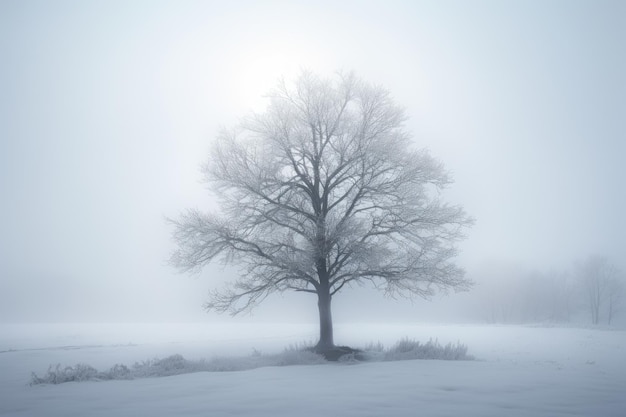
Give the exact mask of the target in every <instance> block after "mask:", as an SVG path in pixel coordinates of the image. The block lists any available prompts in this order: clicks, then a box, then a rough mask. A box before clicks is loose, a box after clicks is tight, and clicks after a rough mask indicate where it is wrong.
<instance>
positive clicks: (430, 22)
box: [0, 0, 626, 321]
mask: <svg viewBox="0 0 626 417" xmlns="http://www.w3.org/2000/svg"><path fill="white" fill-rule="evenodd" d="M227 3H228V4H227ZM625 39H626V3H625V2H619V1H615V2H607V1H582V2H581V1H519V2H513V1H458V2H457V1H432V2H418V1H405V2H400V1H341V2H332V1H292V2H287V1H265V2H246V1H240V2H224V1H198V2H194V1H171V2H160V1H97V2H96V1H50V2H37V1H10V0H9V1H7V0H0V195H1V196H2V204H1V205H0V321H24V320H26V321H28V320H52V321H55V320H76V321H83V320H104V321H118V320H130V321H137V320H138V321H144V320H145V321H149V320H173V321H176V320H203V319H204V318H205V317H206V315H205V313H204V312H203V311H202V310H201V304H202V302H203V300H204V297H205V295H206V291H207V290H208V289H209V288H211V287H212V286H214V285H218V284H219V282H222V281H223V280H224V279H226V278H227V277H228V276H229V274H231V273H232V272H231V271H228V270H223V269H222V268H221V267H220V266H215V267H211V268H208V269H207V270H206V271H205V272H203V273H202V274H201V275H200V276H199V277H197V278H195V279H194V278H191V277H188V276H185V275H179V274H178V273H177V272H176V271H174V270H173V269H172V268H170V267H169V266H167V264H166V260H167V258H168V255H169V253H170V251H171V250H172V248H173V246H172V242H171V240H170V233H171V230H170V229H169V228H168V226H167V225H166V223H165V221H164V218H165V217H166V216H169V217H175V216H176V215H177V214H178V213H179V212H180V211H182V210H184V209H186V208H188V207H197V208H203V207H207V208H210V207H212V203H211V198H210V196H209V195H208V194H207V192H206V190H205V188H204V185H203V184H202V183H201V182H200V180H201V175H200V172H199V166H200V164H201V163H203V162H204V160H205V157H206V155H207V151H208V149H209V147H210V144H211V140H212V138H214V137H215V135H216V132H217V131H218V130H219V128H220V127H221V126H230V125H232V124H234V123H235V122H236V121H237V119H238V117H240V116H243V115H245V114H246V112H248V111H250V110H262V109H263V106H264V103H265V102H264V99H263V98H262V95H263V94H264V93H266V92H267V91H268V90H269V89H270V88H272V87H273V85H274V84H275V82H276V80H277V78H278V77H280V76H281V75H284V76H285V77H287V78H293V77H294V76H295V75H296V74H297V73H298V72H299V71H300V69H303V68H307V69H311V70H313V71H315V72H318V73H321V74H324V75H331V74H332V73H333V71H335V70H339V69H343V70H354V71H356V72H357V74H358V75H359V76H361V77H362V78H364V79H365V80H367V81H371V82H373V83H377V84H381V85H383V86H385V87H386V88H388V89H389V90H390V91H391V93H392V95H393V96H394V97H395V99H396V100H397V102H398V103H400V104H402V105H404V106H405V107H406V111H407V115H408V116H409V117H410V120H409V121H408V123H407V127H408V130H410V131H411V132H412V133H413V134H414V139H415V141H416V143H417V144H419V146H424V147H427V148H429V149H430V150H431V151H432V153H433V155H434V156H436V157H437V158H439V159H441V160H442V161H443V162H444V163H445V164H446V166H447V168H448V169H450V170H451V171H452V172H453V174H454V178H455V180H456V182H455V184H454V185H453V186H452V187H451V188H450V189H449V190H447V191H446V192H445V194H444V196H445V198H446V199H447V200H449V201H451V202H454V203H460V204H463V205H464V206H465V208H466V209H467V211H468V212H469V213H470V214H471V215H472V216H474V217H475V218H476V220H477V223H476V225H475V226H474V227H473V229H472V230H471V231H470V233H469V237H468V239H467V240H466V241H465V242H463V244H462V245H461V248H462V250H463V253H462V255H461V256H460V257H459V259H458V260H459V263H460V264H461V265H462V266H464V267H465V268H466V269H467V270H468V273H469V274H470V276H471V274H472V271H473V268H475V267H476V266H477V265H480V264H481V263H483V262H486V261H490V260H498V261H502V260H504V261H508V262H515V263H519V264H523V265H525V266H527V267H529V268H539V269H542V268H546V269H547V268H562V269H564V268H569V267H571V265H572V262H574V261H575V260H577V259H581V258H585V257H587V256H588V255H590V254H602V255H605V256H607V257H608V258H609V259H610V260H611V261H612V262H613V263H615V264H617V265H619V266H621V267H622V268H623V269H626V263H625V262H626V261H625V259H626V220H624V215H625V214H626V185H624V181H625V180H626V168H624V163H623V160H624V158H625V157H626V49H625V48H624V40H625ZM286 297H289V296H287V295H286ZM298 297H300V295H298ZM350 299H351V298H350V294H349V293H344V294H340V295H339V296H338V297H337V300H344V301H341V302H342V303H343V305H344V306H348V307H344V308H350V306H353V308H354V310H355V311H356V310H357V309H358V308H362V306H359V305H358V303H356V302H353V303H351V302H350ZM298 300H300V298H298ZM309 301H310V303H311V306H310V311H308V310H307V311H306V314H305V315H304V316H302V317H307V318H308V317H309V316H308V315H309V314H310V315H312V316H313V317H315V314H316V312H315V302H314V300H313V299H311V300H309ZM337 302H338V303H339V301H337ZM278 305H280V302H279V303H278ZM263 308H264V309H265V310H262V311H265V312H266V313H267V314H270V313H279V312H280V311H281V310H280V309H279V308H276V307H272V306H268V307H263ZM289 314H292V313H289ZM270 315H271V314H270ZM296 315H297V314H296ZM355 316H357V314H356V313H355Z"/></svg>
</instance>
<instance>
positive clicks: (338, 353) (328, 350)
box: [312, 345, 361, 362]
mask: <svg viewBox="0 0 626 417" xmlns="http://www.w3.org/2000/svg"><path fill="white" fill-rule="evenodd" d="M312 350H313V352H315V353H317V354H319V355H322V356H323V357H324V359H326V360H327V361H331V362H337V361H338V360H339V358H341V357H342V356H344V355H350V354H358V353H360V352H361V351H360V350H359V349H353V348H351V347H349V346H320V345H317V346H315V347H314V348H313V349H312Z"/></svg>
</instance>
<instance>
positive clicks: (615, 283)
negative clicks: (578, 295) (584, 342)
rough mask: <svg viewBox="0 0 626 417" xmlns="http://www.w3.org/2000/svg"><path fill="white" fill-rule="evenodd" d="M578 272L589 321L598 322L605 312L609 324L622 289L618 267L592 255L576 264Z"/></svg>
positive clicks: (615, 310)
mask: <svg viewBox="0 0 626 417" xmlns="http://www.w3.org/2000/svg"><path fill="white" fill-rule="evenodd" d="M578 274H579V279H580V282H581V289H582V291H583V295H584V299H585V304H586V306H587V308H588V309H589V313H590V314H591V322H592V323H593V324H599V323H600V318H601V316H602V313H605V314H606V317H607V323H608V324H611V321H612V320H613V318H614V316H615V313H616V312H617V309H618V307H619V302H620V301H621V298H622V291H623V287H622V285H621V282H620V280H619V275H620V274H619V271H618V269H617V268H616V267H615V266H614V265H612V264H610V263H609V261H608V260H607V259H606V258H604V257H600V256H592V257H589V258H588V259H587V260H586V261H585V262H583V263H582V264H580V265H578Z"/></svg>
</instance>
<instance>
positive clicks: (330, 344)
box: [315, 289, 335, 353]
mask: <svg viewBox="0 0 626 417" xmlns="http://www.w3.org/2000/svg"><path fill="white" fill-rule="evenodd" d="M317 297H318V300H317V307H318V308H319V313H320V340H319V342H318V343H317V346H316V347H315V350H316V351H317V352H320V353H321V352H325V351H328V350H330V349H332V348H334V347H335V343H334V341H333V317H332V314H331V312H330V300H331V296H330V291H329V290H328V289H326V291H324V290H323V289H320V291H319V292H318V294H317Z"/></svg>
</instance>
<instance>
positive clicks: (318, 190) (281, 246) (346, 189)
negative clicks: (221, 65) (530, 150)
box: [170, 73, 472, 352]
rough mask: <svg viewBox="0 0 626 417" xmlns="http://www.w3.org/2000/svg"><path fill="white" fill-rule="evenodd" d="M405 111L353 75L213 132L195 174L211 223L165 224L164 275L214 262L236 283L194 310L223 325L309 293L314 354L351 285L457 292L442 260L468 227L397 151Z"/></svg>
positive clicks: (275, 101) (425, 160)
mask: <svg viewBox="0 0 626 417" xmlns="http://www.w3.org/2000/svg"><path fill="white" fill-rule="evenodd" d="M404 121H405V114H404V111H403V109H401V108H400V107H398V106H397V105H396V104H395V103H394V102H393V100H392V98H391V97H390V95H389V93H388V91H386V90H385V89H383V88H380V87H375V86H371V85H369V84H367V83H365V82H362V81H361V80H359V79H357V78H356V77H355V76H354V75H352V74H348V75H344V74H339V75H338V76H337V77H336V78H333V79H322V78H320V77H317V76H315V75H312V74H310V73H303V74H302V75H301V76H300V77H299V78H298V79H297V80H296V81H295V83H294V84H293V85H288V84H287V83H285V82H284V81H281V82H279V84H278V87H277V88H276V90H275V91H273V92H272V93H271V95H270V103H269V106H268V108H267V109H266V111H265V112H264V113H261V114H253V115H252V116H250V117H248V118H246V119H244V121H243V122H242V123H241V124H240V125H239V126H237V128H236V129H235V130H232V131H223V132H222V133H221V134H220V135H219V137H218V140H217V142H216V145H215V146H214V148H213V150H212V153H211V155H210V159H209V162H208V163H207V164H206V165H205V166H204V169H203V171H204V174H205V176H206V178H205V179H206V181H207V183H208V184H209V185H210V186H211V187H212V189H213V191H214V192H215V193H216V195H217V196H218V197H219V199H220V209H221V213H219V214H205V213H201V212H199V211H196V210H189V211H187V212H186V213H185V214H183V215H181V216H180V218H179V219H177V220H170V221H171V222H172V223H173V224H174V233H173V236H174V239H175V241H176V242H177V244H178V250H177V251H176V252H175V253H174V254H173V255H172V258H171V262H172V264H173V265H175V266H176V267H178V268H179V269H181V270H183V271H197V270H199V269H201V268H202V267H203V266H204V265H206V264H207V263H209V262H211V261H213V260H215V259H216V258H220V259H222V260H223V261H225V262H227V263H234V264H238V265H240V266H241V267H242V271H241V277H240V278H239V279H238V280H237V281H236V282H234V283H232V284H231V285H230V286H229V287H228V288H226V289H225V290H223V291H216V292H213V293H212V294H211V298H210V301H209V302H208V303H207V304H206V308H207V309H211V310H216V311H219V312H225V311H228V312H230V313H232V314H237V313H239V312H241V311H244V310H247V309H249V308H251V307H253V306H254V305H256V304H257V303H258V302H260V301H262V300H263V299H265V298H266V297H267V296H268V295H269V294H271V293H273V292H276V291H279V292H280V291H286V290H293V291H303V292H307V293H311V294H315V295H316V296H317V303H318V308H319V320H320V339H319V343H318V345H317V350H318V351H321V352H324V351H328V350H330V349H332V348H333V347H334V341H333V325H332V316H331V299H332V298H333V297H334V296H335V295H336V294H337V293H338V292H339V291H341V290H343V289H345V288H346V287H349V286H350V285H351V284H353V283H357V282H358V283H362V282H367V281H368V282H371V283H372V284H373V285H374V286H375V287H376V288H379V289H382V290H383V291H385V292H386V293H387V294H388V295H391V296H395V295H402V296H419V297H426V298H427V297H429V296H431V295H432V294H433V293H434V290H435V289H441V290H444V291H445V290H447V289H449V288H453V289H455V290H466V289H468V288H469V286H470V282H469V281H468V280H466V279H465V278H464V273H463V271H462V269H460V268H458V267H457V266H456V265H455V264H454V263H453V262H452V261H451V260H452V258H453V257H454V256H455V255H456V254H457V250H456V248H455V243H456V242H457V241H458V240H459V239H461V238H463V237H464V236H463V232H464V229H465V228H466V227H468V226H469V225H470V224H471V222H472V220H471V219H470V218H469V217H468V216H467V215H466V214H465V212H464V210H463V209H462V207H460V206H454V205H449V204H446V203H444V202H442V201H441V200H440V199H439V192H440V190H441V189H443V188H444V187H446V186H447V185H449V184H450V183H451V179H450V176H449V175H448V173H447V172H446V171H445V170H444V167H443V165H442V164H441V163H440V162H438V161H436V160H435V159H433V158H432V157H431V156H430V155H429V153H428V152H427V151H426V150H423V149H421V150H417V149H414V148H413V147H412V146H411V141H410V138H409V135H408V133H407V132H406V131H405V128H404Z"/></svg>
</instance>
